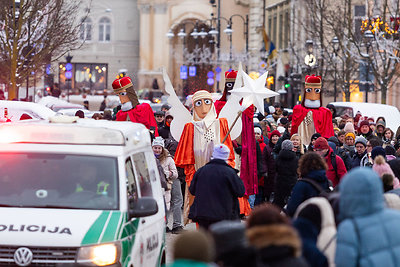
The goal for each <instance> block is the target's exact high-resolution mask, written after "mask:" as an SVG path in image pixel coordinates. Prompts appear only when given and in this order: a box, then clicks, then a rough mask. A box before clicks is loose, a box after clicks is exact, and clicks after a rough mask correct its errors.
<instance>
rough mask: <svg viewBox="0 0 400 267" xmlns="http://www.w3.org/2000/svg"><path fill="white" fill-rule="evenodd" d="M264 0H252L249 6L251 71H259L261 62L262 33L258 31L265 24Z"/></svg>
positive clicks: (249, 67)
mask: <svg viewBox="0 0 400 267" xmlns="http://www.w3.org/2000/svg"><path fill="white" fill-rule="evenodd" d="M262 9H263V0H251V1H250V8H249V52H250V60H249V66H248V69H249V72H251V71H258V69H259V67H258V64H259V62H260V49H261V44H262V34H261V32H257V27H258V26H260V25H262V24H263V21H262V19H263V17H262V16H263V10H262Z"/></svg>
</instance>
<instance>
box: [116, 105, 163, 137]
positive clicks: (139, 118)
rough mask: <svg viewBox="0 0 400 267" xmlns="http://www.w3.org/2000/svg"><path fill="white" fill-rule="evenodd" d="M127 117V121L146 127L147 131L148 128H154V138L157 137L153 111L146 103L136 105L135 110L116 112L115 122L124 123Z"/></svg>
mask: <svg viewBox="0 0 400 267" xmlns="http://www.w3.org/2000/svg"><path fill="white" fill-rule="evenodd" d="M128 115H129V119H130V121H132V122H137V123H141V124H143V125H144V126H146V128H147V129H150V127H154V129H155V132H154V134H155V136H158V130H157V128H158V127H157V122H156V119H155V117H154V112H153V109H152V108H151V107H150V105H149V104H147V103H142V104H140V105H137V106H136V107H135V108H133V109H130V110H128V111H122V110H120V111H118V113H117V115H116V116H117V121H126V120H127V118H128Z"/></svg>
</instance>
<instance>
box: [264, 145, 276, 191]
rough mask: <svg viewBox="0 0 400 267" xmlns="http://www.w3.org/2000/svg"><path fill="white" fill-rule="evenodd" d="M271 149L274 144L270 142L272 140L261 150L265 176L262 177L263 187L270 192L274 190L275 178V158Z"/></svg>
mask: <svg viewBox="0 0 400 267" xmlns="http://www.w3.org/2000/svg"><path fill="white" fill-rule="evenodd" d="M273 149H274V144H272V142H269V143H268V145H267V146H266V147H265V149H264V151H263V160H264V166H265V169H266V171H265V173H266V177H265V178H264V189H265V190H266V191H268V192H272V191H273V190H274V187H275V179H276V166H275V159H274V156H273V155H272V151H273Z"/></svg>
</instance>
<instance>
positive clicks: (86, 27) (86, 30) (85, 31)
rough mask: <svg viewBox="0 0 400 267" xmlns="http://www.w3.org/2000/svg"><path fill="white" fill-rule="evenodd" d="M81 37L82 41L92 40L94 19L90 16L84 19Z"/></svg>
mask: <svg viewBox="0 0 400 267" xmlns="http://www.w3.org/2000/svg"><path fill="white" fill-rule="evenodd" d="M79 38H80V39H81V40H82V41H91V40H92V20H91V19H90V18H85V19H82V24H81V28H80V34H79Z"/></svg>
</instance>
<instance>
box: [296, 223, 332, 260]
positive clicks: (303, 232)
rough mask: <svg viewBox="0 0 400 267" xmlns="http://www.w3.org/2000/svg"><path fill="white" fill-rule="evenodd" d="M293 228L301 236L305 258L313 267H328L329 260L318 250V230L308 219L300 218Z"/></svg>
mask: <svg viewBox="0 0 400 267" xmlns="http://www.w3.org/2000/svg"><path fill="white" fill-rule="evenodd" d="M293 226H294V227H295V228H296V229H297V231H298V232H299V234H300V237H301V241H302V244H303V257H304V258H305V259H306V260H307V261H308V263H309V264H310V266H311V267H324V266H326V267H327V266H328V259H327V258H326V257H325V255H324V254H323V253H322V252H321V251H320V250H319V249H318V248H317V238H318V229H317V227H316V226H315V225H314V224H313V223H312V222H311V221H310V220H308V219H305V218H302V217H299V218H297V219H296V220H295V221H294V222H293Z"/></svg>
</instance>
